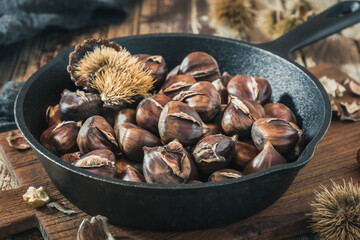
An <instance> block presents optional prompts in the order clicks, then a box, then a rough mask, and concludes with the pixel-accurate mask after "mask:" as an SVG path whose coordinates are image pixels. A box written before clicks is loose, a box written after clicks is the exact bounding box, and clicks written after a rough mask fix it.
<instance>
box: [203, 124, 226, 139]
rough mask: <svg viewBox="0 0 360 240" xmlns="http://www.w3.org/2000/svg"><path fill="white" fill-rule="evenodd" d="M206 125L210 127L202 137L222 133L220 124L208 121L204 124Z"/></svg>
mask: <svg viewBox="0 0 360 240" xmlns="http://www.w3.org/2000/svg"><path fill="white" fill-rule="evenodd" d="M206 126H207V127H208V128H209V129H210V131H209V132H207V133H206V134H205V135H204V137H207V136H210V135H216V134H220V133H223V131H222V129H221V127H220V126H218V125H216V124H215V123H208V124H206Z"/></svg>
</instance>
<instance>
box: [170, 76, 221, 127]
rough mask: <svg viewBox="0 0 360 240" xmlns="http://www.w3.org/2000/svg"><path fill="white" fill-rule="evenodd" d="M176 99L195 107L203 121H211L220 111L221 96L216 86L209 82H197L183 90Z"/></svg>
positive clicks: (174, 98)
mask: <svg viewBox="0 0 360 240" xmlns="http://www.w3.org/2000/svg"><path fill="white" fill-rule="evenodd" d="M173 100H174V101H181V102H184V103H186V104H187V105H189V106H190V107H192V108H193V109H195V111H196V112H197V113H198V114H199V115H200V117H201V119H202V120H203V122H210V121H211V120H213V118H214V117H215V116H216V114H218V113H219V111H220V107H221V98H220V95H219V93H218V91H217V90H216V88H215V87H214V86H213V85H212V84H211V83H209V82H204V81H201V82H197V83H195V84H194V85H192V86H191V87H190V88H189V89H188V90H187V91H182V92H180V93H179V94H178V95H176V96H175V97H173Z"/></svg>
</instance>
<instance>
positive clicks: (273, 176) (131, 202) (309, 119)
mask: <svg viewBox="0 0 360 240" xmlns="http://www.w3.org/2000/svg"><path fill="white" fill-rule="evenodd" d="M359 9H360V3H359V2H342V3H339V4H337V5H335V6H333V7H331V8H330V9H328V10H326V11H325V12H323V13H321V14H320V15H318V16H316V17H314V18H312V19H311V20H309V21H308V22H306V23H304V24H303V25H301V26H299V27H298V28H296V29H294V30H292V31H290V32H289V33H287V34H285V35H284V36H282V37H281V38H279V39H277V40H275V41H273V42H269V43H266V44H262V45H252V44H249V43H244V42H240V41H236V40H231V39H225V38H220V37H211V36H201V35H191V34H150V35H140V36H130V37H124V38H117V39H114V41H115V42H117V43H119V44H120V45H122V46H124V47H126V48H127V49H128V50H129V51H130V52H131V53H133V54H136V53H149V54H159V55H162V56H163V57H164V58H165V59H166V62H167V63H168V66H169V69H172V68H173V67H174V66H176V65H177V64H179V63H180V62H181V60H182V59H183V58H184V57H185V56H186V55H187V54H188V53H190V52H193V51H204V52H207V53H209V54H211V55H212V56H213V57H214V58H215V59H216V60H217V61H218V63H219V67H220V70H221V72H224V71H228V72H229V73H230V74H232V75H235V74H240V73H241V74H249V75H252V76H261V77H264V78H266V79H268V80H269V81H270V83H271V86H272V89H273V93H272V98H271V101H272V102H282V103H284V104H286V105H287V106H289V107H290V108H291V110H292V111H294V112H295V113H296V116H297V119H298V122H299V125H300V127H301V128H302V129H303V130H304V133H305V139H306V148H305V149H304V151H303V152H302V154H301V156H300V157H299V158H298V159H297V160H296V161H294V162H291V163H289V164H285V165H280V166H275V167H272V168H270V169H267V170H265V171H262V172H258V173H255V174H251V175H248V176H245V177H243V178H240V179H234V180H227V181H223V182H213V183H203V184H189V185H159V184H146V183H133V182H126V181H122V180H119V179H115V178H107V177H103V176H101V175H96V174H93V173H90V172H88V171H86V170H83V169H79V168H76V167H74V166H72V165H71V164H68V163H66V162H64V161H62V160H61V159H60V158H59V157H57V156H55V155H54V154H52V153H51V152H49V151H48V150H46V149H45V148H44V147H43V146H42V145H41V144H40V143H39V136H40V134H41V132H42V131H43V130H44V129H45V127H46V125H45V110H46V108H47V107H48V106H49V105H55V104H57V103H58V102H59V98H60V93H61V92H62V91H63V89H65V88H67V89H74V84H73V83H72V81H71V80H70V78H69V74H68V73H67V72H66V66H67V64H68V54H69V53H70V52H71V51H72V50H73V47H72V48H68V49H65V50H64V51H62V52H60V53H59V55H58V56H57V57H56V58H55V59H54V60H52V61H51V62H50V63H48V64H47V65H45V66H44V67H42V68H41V69H39V71H37V72H36V73H35V74H34V75H33V76H31V77H30V79H29V80H28V81H27V82H26V84H25V85H24V87H23V88H22V90H21V92H20V93H19V95H18V97H17V101H16V109H15V116H16V122H17V125H18V127H19V129H20V130H21V132H22V133H23V135H24V137H25V138H26V140H27V141H28V142H29V143H30V145H31V147H32V148H33V150H34V151H35V152H36V154H37V155H38V157H39V159H40V161H41V162H42V164H43V165H44V168H45V169H46V171H47V173H48V174H49V176H50V178H51V179H52V181H53V182H54V184H55V186H56V187H57V188H58V189H59V190H60V192H61V193H62V194H63V195H64V196H65V197H66V198H68V199H69V200H70V201H71V202H72V203H74V204H75V205H76V206H78V207H79V208H80V209H82V210H84V211H85V212H87V213H88V214H90V215H97V214H100V215H103V216H106V217H107V218H108V219H109V220H110V222H111V223H113V224H119V225H123V226H130V227H135V228H142V229H151V230H190V229H201V228H209V227H213V226H217V225H224V224H229V223H232V222H235V221H238V220H240V219H244V218H246V217H248V216H250V215H253V214H255V213H257V212H259V211H261V210H262V209H264V208H266V207H267V206H269V205H271V204H272V203H273V202H274V201H275V200H276V199H278V198H279V197H280V196H281V195H282V194H283V193H284V192H285V190H286V189H287V188H288V186H289V185H290V184H291V182H292V181H293V179H294V178H295V176H296V174H297V173H298V171H299V170H300V169H301V168H302V167H304V166H305V164H306V163H307V162H308V161H309V160H310V159H311V157H312V156H313V154H314V151H315V147H316V145H317V144H318V142H319V141H320V140H321V138H322V137H323V136H324V134H325V132H326V130H327V128H328V127H329V124H330V120H331V108H330V101H329V98H328V96H327V94H326V92H325V91H324V89H323V87H322V86H321V84H320V83H319V81H318V80H317V79H316V78H315V77H314V76H313V75H311V74H310V73H309V72H308V71H306V70H305V69H304V68H303V67H301V66H299V65H297V64H295V63H294V62H292V61H290V60H289V59H288V54H289V53H290V52H292V51H294V50H296V49H299V48H301V47H303V46H305V45H307V44H310V43H312V42H314V41H317V40H319V39H321V38H324V37H326V36H328V35H330V34H332V33H335V32H338V31H340V30H341V29H343V28H345V27H348V26H350V25H352V24H354V23H356V22H358V21H360V14H359V12H360V10H359Z"/></svg>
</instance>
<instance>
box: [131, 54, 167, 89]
mask: <svg viewBox="0 0 360 240" xmlns="http://www.w3.org/2000/svg"><path fill="white" fill-rule="evenodd" d="M133 56H134V57H137V58H138V61H139V62H142V63H144V64H145V67H146V68H147V69H149V70H150V71H151V74H152V75H153V76H154V79H156V82H155V84H154V87H155V88H157V87H159V86H161V84H162V83H163V82H164V80H165V78H166V75H167V74H168V67H167V65H166V62H165V59H164V58H163V57H162V56H160V55H149V54H134V55H133Z"/></svg>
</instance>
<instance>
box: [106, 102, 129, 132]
mask: <svg viewBox="0 0 360 240" xmlns="http://www.w3.org/2000/svg"><path fill="white" fill-rule="evenodd" d="M123 108H124V107H123V106H121V105H116V104H113V105H110V104H106V103H104V104H103V110H102V114H101V116H103V117H104V118H105V119H106V121H107V122H108V123H109V124H110V126H112V127H114V124H115V117H116V115H117V114H118V113H119V111H121V109H123Z"/></svg>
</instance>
